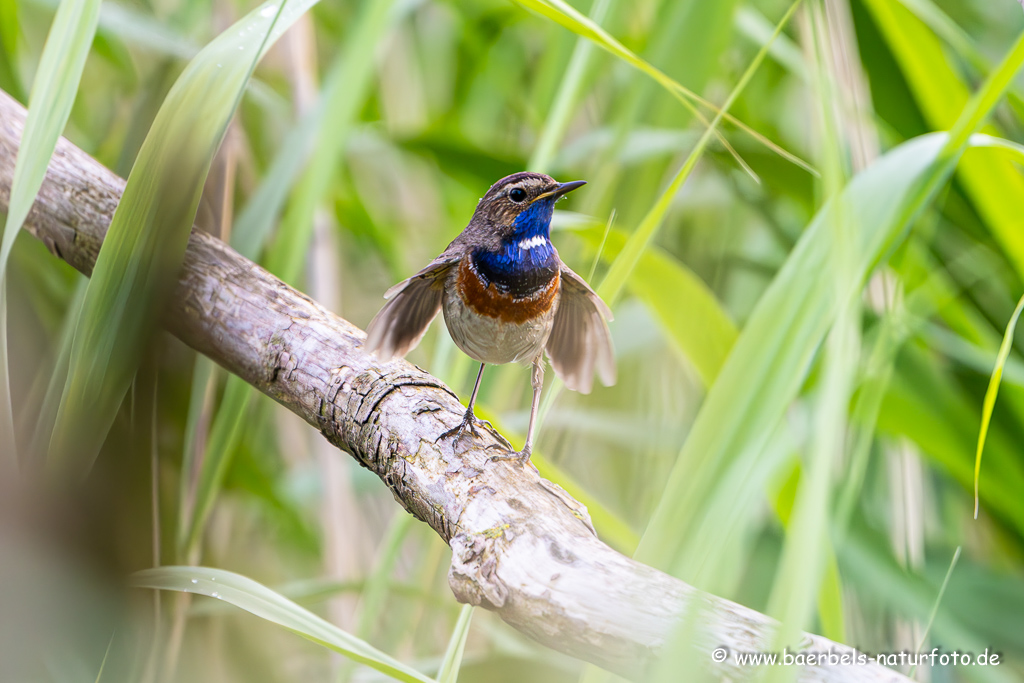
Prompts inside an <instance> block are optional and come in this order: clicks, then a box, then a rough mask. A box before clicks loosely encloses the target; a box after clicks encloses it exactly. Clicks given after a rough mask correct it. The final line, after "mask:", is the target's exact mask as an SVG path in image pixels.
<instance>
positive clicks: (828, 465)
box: [706, 2, 861, 683]
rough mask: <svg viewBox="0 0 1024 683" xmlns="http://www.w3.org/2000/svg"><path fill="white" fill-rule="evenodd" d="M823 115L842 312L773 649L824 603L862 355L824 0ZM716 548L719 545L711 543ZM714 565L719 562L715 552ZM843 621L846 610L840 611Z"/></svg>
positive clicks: (779, 586) (827, 360)
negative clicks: (834, 493)
mask: <svg viewBox="0 0 1024 683" xmlns="http://www.w3.org/2000/svg"><path fill="white" fill-rule="evenodd" d="M803 18H804V19H806V20H807V25H808V27H809V30H807V31H805V34H806V35H807V36H808V38H809V43H810V45H809V48H810V51H811V52H812V54H813V57H812V58H811V60H810V61H811V71H812V76H813V78H812V81H811V82H812V85H813V92H814V100H815V107H814V108H815V109H816V110H817V112H816V114H817V116H816V117H815V118H816V119H817V122H818V129H819V133H818V136H817V137H818V138H819V143H818V145H819V148H820V149H821V150H822V152H821V159H820V166H821V168H822V181H821V189H820V192H821V194H822V196H823V197H824V198H825V200H826V201H831V202H832V203H834V204H835V210H834V211H833V212H831V216H830V218H831V220H830V221H829V224H828V225H827V228H826V229H827V232H828V235H829V240H828V241H829V243H830V244H829V253H828V254H827V255H826V257H825V263H826V266H827V270H828V273H829V276H830V277H831V278H832V282H831V283H829V284H830V286H829V289H830V291H831V292H832V295H833V296H834V297H835V298H834V300H833V301H832V302H830V303H831V305H832V306H833V307H834V308H835V309H836V310H837V311H838V313H837V316H836V321H835V323H834V325H833V326H832V329H831V331H830V332H829V334H828V338H827V339H826V341H825V349H824V358H823V361H822V365H823V369H822V375H823V377H822V382H821V383H820V385H819V386H818V390H817V392H816V393H817V396H816V397H815V400H814V403H815V406H814V418H813V435H812V437H811V442H810V452H809V453H808V454H807V455H808V457H807V459H806V460H807V462H806V465H805V468H804V472H805V474H806V476H803V477H801V478H800V481H799V485H798V488H797V491H796V500H795V502H794V505H793V511H792V515H791V517H790V520H789V524H788V525H787V528H786V537H785V542H784V543H783V547H782V556H781V557H780V558H779V563H778V568H777V570H776V573H775V580H774V581H773V582H772V589H771V592H770V594H769V598H768V614H770V615H771V616H773V617H775V618H777V619H778V620H779V628H778V630H777V631H776V633H775V634H774V641H773V646H772V650H781V649H783V648H788V647H791V646H793V645H796V644H797V643H798V642H799V639H800V637H801V633H802V632H803V630H804V629H805V628H806V627H807V622H808V621H809V619H810V618H811V615H812V614H813V611H814V607H815V604H816V603H817V604H818V606H819V610H820V605H821V603H820V600H819V598H820V596H821V594H822V593H821V589H822V587H823V584H822V579H823V577H824V576H825V570H826V567H827V566H828V564H829V560H831V559H833V553H832V548H831V545H830V543H829V538H828V531H829V526H830V512H831V506H830V504H829V499H830V495H831V489H832V487H831V482H832V472H833V469H834V468H835V467H836V466H837V465H838V464H839V463H840V462H841V461H842V459H843V455H844V453H845V446H846V432H847V411H848V406H849V404H850V397H851V395H852V393H853V387H854V376H855V373H856V371H857V367H858V365H859V363H858V359H859V357H860V329H861V321H860V317H861V316H860V297H859V296H858V294H859V291H858V290H856V289H846V288H845V287H844V286H843V285H844V283H845V282H849V281H851V280H853V279H854V277H853V274H854V273H855V272H856V270H857V263H856V260H855V256H854V254H855V250H854V248H853V242H854V239H855V238H854V234H853V229H854V227H855V223H854V221H853V220H852V219H851V214H852V212H851V207H850V206H848V205H846V204H844V199H845V197H844V195H843V194H842V193H841V190H842V188H843V186H844V185H846V182H847V179H846V174H845V167H844V162H843V150H844V149H845V148H846V142H847V141H846V140H845V139H843V135H842V133H841V130H842V128H841V126H840V122H839V121H838V120H837V119H836V114H835V112H837V111H838V110H839V101H838V97H837V93H836V91H835V87H834V86H833V84H834V83H835V82H836V81H837V80H838V79H837V74H836V73H835V71H834V69H833V68H832V65H833V64H834V62H833V60H831V59H830V58H829V57H830V55H832V54H834V50H835V49H836V46H835V45H834V44H833V40H832V38H833V36H832V35H831V33H830V30H829V28H828V27H827V25H826V20H825V10H824V6H823V3H818V2H814V3H809V4H808V5H807V13H806V14H805V15H804V17H803ZM708 550H709V551H710V552H708V553H706V554H713V553H714V546H711V547H710V548H708ZM709 564H711V565H712V566H713V565H714V564H716V561H715V560H714V559H712V561H711V562H710V563H709ZM839 621H840V622H841V615H839ZM795 674H796V669H795V668H793V667H773V668H771V669H769V670H768V671H767V675H766V677H765V678H766V680H767V681H772V682H778V683H781V682H783V681H790V680H793V679H794V678H795Z"/></svg>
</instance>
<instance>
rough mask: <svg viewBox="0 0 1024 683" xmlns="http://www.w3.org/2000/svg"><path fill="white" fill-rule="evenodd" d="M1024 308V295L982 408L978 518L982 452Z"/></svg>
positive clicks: (976, 467) (976, 474) (977, 469)
mask: <svg viewBox="0 0 1024 683" xmlns="http://www.w3.org/2000/svg"><path fill="white" fill-rule="evenodd" d="M1022 310H1024V296H1022V297H1021V298H1020V301H1018V302H1017V307H1016V308H1015V309H1014V310H1013V315H1012V316H1010V322H1009V324H1007V326H1006V333H1005V334H1004V335H1003V342H1002V343H1001V344H1000V345H999V355H998V356H997V357H996V365H995V367H994V368H992V377H991V379H989V382H988V389H986V390H985V403H984V404H983V406H982V409H981V428H980V429H979V431H978V448H977V451H976V452H975V454H974V518H975V519H977V518H978V480H979V479H980V478H981V454H982V453H983V452H984V450H985V437H986V436H988V426H989V423H990V422H991V420H992V410H993V409H994V408H995V406H996V396H998V395H999V382H1000V380H1001V379H1002V377H1003V367H1004V366H1005V365H1006V359H1007V358H1009V356H1010V349H1011V348H1012V347H1013V332H1014V330H1015V329H1016V328H1017V319H1018V318H1020V313H1021V311H1022Z"/></svg>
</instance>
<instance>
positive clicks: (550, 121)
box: [526, 0, 612, 173]
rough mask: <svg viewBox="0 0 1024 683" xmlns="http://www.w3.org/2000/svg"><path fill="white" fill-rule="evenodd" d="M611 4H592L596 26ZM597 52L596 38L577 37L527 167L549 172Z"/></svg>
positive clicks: (609, 0)
mask: <svg viewBox="0 0 1024 683" xmlns="http://www.w3.org/2000/svg"><path fill="white" fill-rule="evenodd" d="M611 6H612V0H594V4H593V6H591V8H590V21H591V22H593V23H594V25H595V26H600V25H601V22H603V21H604V18H605V17H606V16H607V15H608V12H609V10H610V9H611ZM593 54H594V44H593V42H592V41H590V40H587V39H586V38H585V37H583V36H580V37H579V39H578V40H577V41H576V47H574V48H573V51H572V57H571V58H570V59H569V66H567V67H566V69H565V76H564V77H563V78H562V84H561V86H559V88H558V94H557V95H556V96H555V101H554V104H552V105H551V111H550V112H549V113H548V116H547V118H546V119H544V128H543V129H542V130H541V133H540V140H538V141H537V146H536V147H534V148H533V155H532V156H531V157H530V161H529V162H528V163H527V165H526V169H527V170H529V171H537V172H538V173H547V172H548V168H549V166H550V165H551V161H552V159H553V158H554V156H555V151H556V150H557V149H558V145H559V143H560V142H561V141H562V138H563V137H564V136H565V131H566V130H567V129H568V128H569V120H570V118H571V117H572V113H573V110H574V108H575V106H576V102H577V101H578V100H579V97H580V93H581V91H582V90H583V76H584V75H585V74H586V71H587V66H588V65H589V63H590V60H591V57H592V56H593Z"/></svg>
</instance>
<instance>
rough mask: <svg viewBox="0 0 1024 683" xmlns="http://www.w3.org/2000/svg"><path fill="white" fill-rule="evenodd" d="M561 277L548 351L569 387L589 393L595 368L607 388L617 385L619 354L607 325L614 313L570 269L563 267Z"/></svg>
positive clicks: (582, 392) (556, 371)
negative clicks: (616, 361) (615, 350)
mask: <svg viewBox="0 0 1024 683" xmlns="http://www.w3.org/2000/svg"><path fill="white" fill-rule="evenodd" d="M560 274H561V280H562V293H561V296H560V297H559V299H558V309H557V310H556V311H555V322H554V326H553V327H552V329H551V336H550V337H548V343H547V347H546V350H547V353H548V358H549V359H550V360H551V367H553V368H554V369H555V374H556V375H558V377H559V379H561V380H562V381H563V382H565V386H567V387H569V388H570V389H572V390H574V391H578V392H580V393H581V394H589V393H590V388H591V387H592V386H593V384H594V369H595V368H596V369H597V374H598V375H599V376H600V377H601V382H602V383H603V384H604V385H605V386H606V387H607V386H611V385H613V384H615V352H614V351H613V350H612V336H611V332H609V331H608V323H607V322H606V321H607V320H611V319H612V312H611V310H609V308H608V306H606V305H605V303H604V302H603V301H601V297H599V296H598V295H597V294H595V293H594V290H592V289H591V288H590V286H589V285H587V283H586V281H584V279H583V278H581V277H580V276H579V275H577V274H576V273H574V272H572V271H571V270H570V269H569V268H568V267H567V266H565V265H563V266H562V269H561V273H560Z"/></svg>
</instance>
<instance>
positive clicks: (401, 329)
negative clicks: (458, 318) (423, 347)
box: [366, 254, 458, 360]
mask: <svg viewBox="0 0 1024 683" xmlns="http://www.w3.org/2000/svg"><path fill="white" fill-rule="evenodd" d="M456 263H458V260H457V259H454V260H453V259H450V258H448V257H446V256H445V254H442V255H441V256H439V257H437V258H436V259H434V261H433V262H432V263H431V264H430V265H429V266H427V267H426V268H424V269H423V270H421V271H420V272H418V273H416V274H415V275H413V276H412V277H411V278H409V279H408V280H403V281H402V282H399V283H398V284H397V285H395V286H394V287H392V288H391V289H389V290H388V291H387V292H385V293H384V298H385V299H387V300H388V302H387V303H386V304H384V307H383V308H381V309H380V312H379V313H377V315H375V316H374V317H373V320H371V321H370V325H369V326H368V327H367V328H366V350H367V351H368V352H370V353H376V354H377V357H378V358H381V359H383V360H391V359H392V358H394V357H395V356H404V355H405V354H407V353H409V352H410V351H412V349H413V348H414V347H415V346H416V344H418V343H419V341H420V339H422V338H423V334H424V333H425V332H426V331H427V327H428V326H429V325H430V321H431V320H433V319H434V316H436V315H437V312H438V311H439V310H441V297H442V294H443V292H444V281H445V278H446V276H447V275H448V272H449V271H450V270H451V268H452V267H453V266H455V264H456Z"/></svg>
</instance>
